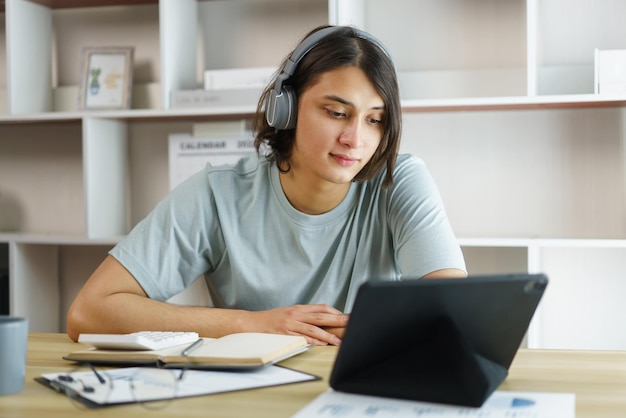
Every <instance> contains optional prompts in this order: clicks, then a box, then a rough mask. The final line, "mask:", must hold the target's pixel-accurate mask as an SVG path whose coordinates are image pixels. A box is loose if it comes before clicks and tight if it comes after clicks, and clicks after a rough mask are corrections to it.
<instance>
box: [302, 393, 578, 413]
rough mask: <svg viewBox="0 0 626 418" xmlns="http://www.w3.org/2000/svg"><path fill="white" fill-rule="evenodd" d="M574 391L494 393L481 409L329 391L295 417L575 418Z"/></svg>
mask: <svg viewBox="0 0 626 418" xmlns="http://www.w3.org/2000/svg"><path fill="white" fill-rule="evenodd" d="M575 408H576V405H575V396H574V394H572V393H536V392H505V391H496V392H494V393H493V394H492V395H491V397H490V398H489V399H487V401H485V403H484V404H483V406H482V407H480V408H469V407H458V406H450V405H441V404H434V403H426V402H416V401H406V400H401V399H390V398H379V397H374V396H365V395H354V394H347V393H341V392H337V391H334V390H332V389H331V390H329V391H327V392H324V393H323V394H321V395H320V396H318V397H317V398H316V399H315V400H314V401H313V402H311V403H310V404H308V405H307V406H306V407H305V408H303V409H301V410H300V411H299V412H298V413H297V414H296V415H294V417H293V418H320V417H333V418H353V417H354V418H362V417H374V418H398V417H416V418H417V417H419V418H430V417H436V418H458V417H462V418H472V417H476V418H512V417H515V418H555V417H558V418H574V417H575V414H576V412H575Z"/></svg>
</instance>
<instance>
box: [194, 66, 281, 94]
mask: <svg viewBox="0 0 626 418" xmlns="http://www.w3.org/2000/svg"><path fill="white" fill-rule="evenodd" d="M275 72H276V68H275V67H255V68H233V69H227V70H226V69H225V70H207V71H205V72H204V88H205V90H223V89H257V90H259V91H261V90H263V88H264V87H265V86H267V85H268V83H269V82H270V81H271V79H272V77H273V76H274V73H275Z"/></svg>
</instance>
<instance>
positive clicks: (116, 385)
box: [35, 365, 321, 408]
mask: <svg viewBox="0 0 626 418" xmlns="http://www.w3.org/2000/svg"><path fill="white" fill-rule="evenodd" d="M151 370H158V371H160V372H168V373H169V372H171V373H174V372H178V373H180V371H179V370H172V369H159V368H153V367H126V368H117V369H108V370H105V369H103V370H101V371H98V373H99V374H102V375H105V376H106V378H107V381H110V382H112V384H107V385H100V386H98V385H95V384H93V382H92V381H90V380H89V379H92V380H95V375H94V373H93V371H91V370H89V369H86V370H84V371H82V370H81V371H80V372H76V373H72V376H73V378H74V379H75V380H77V381H78V380H81V383H80V384H81V385H82V384H83V383H86V384H88V385H90V386H91V387H93V388H95V390H94V391H89V392H88V391H84V390H82V389H81V386H78V385H73V384H70V383H66V382H64V381H63V380H61V379H59V378H58V377H59V376H60V375H67V374H68V372H67V371H66V370H64V371H61V372H58V373H46V374H43V375H41V376H39V377H36V378H35V381H36V382H38V383H40V384H42V385H44V386H46V387H48V388H51V389H53V390H55V391H57V392H60V393H62V394H64V395H67V396H68V397H71V399H72V400H75V401H77V402H79V403H81V404H82V405H85V406H86V407H88V408H102V407H107V406H113V405H126V404H132V403H149V402H159V401H167V400H173V399H179V398H186V397H192V396H202V395H211V394H217V393H225V392H236V391H241V390H248V389H256V388H262V387H270V386H282V385H287V384H294V383H303V382H312V381H316V380H320V379H321V378H320V377H319V376H316V375H312V374H309V373H304V372H300V371H297V370H293V369H290V368H287V367H283V366H277V365H271V366H267V367H264V368H261V369H255V370H251V371H236V372H233V371H217V370H196V369H186V370H185V371H184V378H183V379H182V380H180V381H179V382H177V386H176V387H175V388H174V389H173V390H171V391H166V392H161V393H159V392H158V391H156V392H155V391H149V392H146V394H145V395H146V396H145V397H142V395H138V392H137V391H135V390H133V389H132V388H131V383H130V382H131V380H132V379H133V378H134V377H135V376H136V375H137V373H140V372H141V373H145V372H146V371H151ZM104 391H106V393H103V392H104Z"/></svg>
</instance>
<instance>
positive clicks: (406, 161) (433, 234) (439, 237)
mask: <svg viewBox="0 0 626 418" xmlns="http://www.w3.org/2000/svg"><path fill="white" fill-rule="evenodd" d="M388 219H389V223H390V225H389V226H390V228H391V231H392V236H393V240H394V243H393V244H394V248H395V253H396V257H397V260H396V261H397V265H398V267H399V269H400V273H401V276H402V277H403V278H421V277H423V276H424V275H426V274H428V273H431V272H433V271H436V270H441V269H446V268H456V269H460V270H463V271H465V270H466V268H465V261H464V259H463V254H462V252H461V249H460V247H459V244H458V242H457V239H456V236H455V234H454V232H453V230H452V227H451V225H450V222H449V220H448V217H447V215H446V212H445V209H444V205H443V202H442V200H441V196H440V194H439V191H438V189H437V186H436V184H435V181H434V179H433V178H432V176H431V174H430V173H429V172H428V169H427V168H426V165H425V164H424V162H423V161H422V160H420V159H419V158H417V157H415V156H411V155H404V156H401V158H399V159H398V163H397V165H396V170H395V171H394V183H393V186H392V190H391V195H390V200H389V212H388Z"/></svg>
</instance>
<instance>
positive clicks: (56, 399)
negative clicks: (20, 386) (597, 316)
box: [0, 334, 626, 418]
mask: <svg viewBox="0 0 626 418" xmlns="http://www.w3.org/2000/svg"><path fill="white" fill-rule="evenodd" d="M79 347H80V345H79V344H76V343H73V342H71V341H70V339H69V338H68V337H67V336H66V335H65V334H31V335H30V338H29V344H28V367H27V371H26V384H25V386H24V390H23V391H22V392H21V393H20V394H17V395H11V396H0V417H27V418H28V417H32V418H41V417H45V418H56V417H63V418H65V417H69V416H72V415H73V414H76V415H78V414H85V413H86V412H85V411H81V410H78V409H76V408H75V407H74V406H72V404H71V403H70V401H69V400H68V399H67V398H65V396H63V395H61V394H59V393H56V392H55V391H53V390H51V389H49V388H46V387H44V386H43V385H40V384H39V383H37V382H35V381H34V380H33V379H34V378H35V377H38V376H40V375H41V374H43V373H48V372H56V371H61V370H70V369H71V368H72V363H69V362H66V361H64V360H62V359H61V357H62V356H63V355H65V354H67V353H69V352H70V351H73V350H75V349H77V348H79ZM335 354H336V349H335V348H334V347H315V348H314V349H312V350H310V351H308V352H306V353H304V354H301V355H299V356H296V357H294V358H291V359H289V360H286V361H284V362H283V363H281V364H283V365H285V366H287V367H291V368H294V369H297V370H302V371H305V372H308V373H312V374H316V375H318V376H321V377H322V378H323V379H322V380H321V381H316V382H307V383H298V384H294V385H287V386H280V387H273V388H262V389H254V390H247V391H241V392H233V393H226V394H218V395H208V396H200V397H195V398H187V399H178V400H175V401H173V402H172V403H170V404H169V405H168V406H167V407H166V408H165V409H163V410H159V411H156V412H155V411H149V410H146V409H145V408H143V407H141V406H140V405H126V406H114V407H109V408H104V409H100V410H97V411H87V412H88V413H91V415H92V416H98V417H109V416H111V417H113V416H115V417H120V416H124V417H131V418H132V417H134V416H144V415H147V414H156V415H158V416H163V417H170V416H185V417H203V418H206V417H221V418H228V417H233V418H235V417H236V418H241V417H248V416H254V417H271V418H277V417H289V416H291V415H293V414H294V413H296V412H297V411H298V410H299V409H301V408H302V407H304V406H305V405H306V404H307V403H308V402H310V401H312V400H313V399H314V398H315V397H316V396H317V395H319V394H320V393H322V392H323V391H324V390H326V389H327V388H328V376H329V374H330V370H331V368H332V364H333V361H334V358H335ZM501 389H503V390H516V391H541V392H573V393H575V394H576V417H577V418H605V417H611V418H613V417H624V416H626V352H583V351H544V350H520V352H519V353H518V355H517V357H516V359H515V361H514V363H513V366H512V367H511V370H510V373H509V377H508V378H507V380H506V381H505V382H504V383H503V385H502V387H501ZM556 418H558V417H556Z"/></svg>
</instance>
